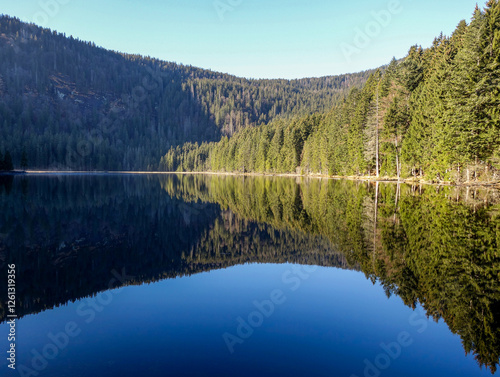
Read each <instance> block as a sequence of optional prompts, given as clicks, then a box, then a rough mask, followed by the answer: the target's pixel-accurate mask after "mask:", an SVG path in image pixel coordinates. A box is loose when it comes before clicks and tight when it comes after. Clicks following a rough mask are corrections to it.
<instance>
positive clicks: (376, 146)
mask: <svg viewBox="0 0 500 377" xmlns="http://www.w3.org/2000/svg"><path fill="white" fill-rule="evenodd" d="M378 112H379V102H378V87H377V125H376V130H375V135H376V136H375V144H376V145H375V159H376V161H377V162H376V164H377V167H376V168H377V178H378V177H380V167H379V146H378V127H379V115H378Z"/></svg>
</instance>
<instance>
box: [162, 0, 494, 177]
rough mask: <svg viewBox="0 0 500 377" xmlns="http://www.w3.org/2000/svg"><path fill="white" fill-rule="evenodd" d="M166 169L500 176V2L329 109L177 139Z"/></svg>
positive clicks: (394, 63)
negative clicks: (209, 138) (213, 136)
mask: <svg viewBox="0 0 500 377" xmlns="http://www.w3.org/2000/svg"><path fill="white" fill-rule="evenodd" d="M160 165H161V169H163V170H169V171H170V170H179V171H191V170H210V171H229V172H234V171H237V172H262V173H297V172H298V173H304V174H308V173H314V174H323V175H361V176H364V175H372V176H378V177H399V178H409V177H412V176H413V177H416V178H423V179H425V180H427V181H453V182H464V181H465V182H470V181H478V180H483V181H498V180H499V179H500V3H499V1H498V0H490V1H488V3H487V4H486V7H485V9H480V8H479V7H476V9H475V10H474V13H473V17H472V20H471V21H470V23H469V24H467V23H466V22H465V21H461V22H460V23H459V24H458V26H457V28H456V30H455V32H454V33H453V34H452V35H451V36H449V37H447V36H444V35H440V36H438V37H437V38H436V39H435V40H434V43H433V44H432V46H431V47H430V48H427V49H423V48H422V47H420V46H413V47H411V48H410V50H409V54H408V56H407V57H406V58H405V59H404V60H402V61H399V62H398V61H395V60H393V61H392V62H391V64H390V65H389V66H388V67H387V68H386V69H385V70H384V71H383V72H382V71H377V72H375V73H373V74H372V75H371V76H370V78H369V79H368V81H367V83H366V85H364V86H363V88H362V89H361V90H359V89H357V88H355V89H353V90H352V91H351V92H350V95H349V97H348V98H347V100H346V101H345V102H344V103H343V104H341V105H338V106H335V107H334V108H333V109H332V110H331V111H330V112H327V113H326V114H325V115H322V116H305V117H297V118H295V119H291V120H282V119H279V120H276V121H273V122H270V123H269V124H266V125H264V126H261V127H255V128H248V129H244V130H242V131H240V132H238V133H236V134H235V135H233V137H231V138H230V139H228V138H223V139H222V140H221V141H220V142H218V143H204V144H202V145H193V144H186V145H184V146H183V147H177V148H172V149H171V150H170V151H169V152H168V153H167V154H166V155H165V156H164V157H163V158H162V160H161V164H160Z"/></svg>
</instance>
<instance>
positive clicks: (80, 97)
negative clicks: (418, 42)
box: [0, 16, 372, 170]
mask: <svg viewBox="0 0 500 377" xmlns="http://www.w3.org/2000/svg"><path fill="white" fill-rule="evenodd" d="M0 57H1V58H0V152H1V153H4V154H5V152H6V150H9V151H10V154H11V155H12V159H13V161H14V166H19V163H20V160H21V156H22V155H23V151H26V155H27V160H28V166H29V168H61V169H85V170H92V169H99V170H104V169H109V170H114V169H131V170H136V169H147V168H149V169H156V168H157V167H158V162H159V160H160V157H161V156H162V155H163V154H165V153H166V152H167V151H168V149H169V148H170V146H175V145H178V144H182V143H184V142H186V141H191V142H196V141H197V142H202V141H217V140H219V139H220V138H221V136H223V135H227V136H231V135H233V134H234V133H235V132H237V131H239V130H241V129H243V128H245V127H246V126H251V125H257V124H261V123H267V122H269V121H271V120H272V119H274V118H276V117H285V118H286V117H289V116H291V115H305V114H312V113H315V112H325V111H327V110H329V109H330V108H332V106H334V105H335V104H337V103H339V102H340V101H341V100H343V98H344V97H345V95H346V94H347V93H348V91H349V89H351V88H353V87H361V86H362V85H363V84H364V82H365V81H366V79H367V78H368V76H369V74H370V73H372V72H362V73H358V74H350V75H342V76H330V77H322V78H310V79H301V80H292V81H289V80H248V79H244V78H238V77H235V76H231V75H228V74H222V73H217V72H213V71H210V70H204V69H199V68H194V67H191V66H184V65H179V64H175V63H170V62H165V61H160V60H157V59H153V58H149V57H142V56H137V55H126V54H120V53H116V52H113V51H107V50H105V49H103V48H99V47H96V46H95V44H93V43H90V42H83V41H80V40H77V39H74V38H73V37H66V35H64V34H60V33H56V32H53V31H51V30H48V29H42V28H39V27H37V26H35V25H32V24H26V23H23V22H21V21H20V20H18V19H16V18H11V17H9V16H0Z"/></svg>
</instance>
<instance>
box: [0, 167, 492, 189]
mask: <svg viewBox="0 0 500 377" xmlns="http://www.w3.org/2000/svg"><path fill="white" fill-rule="evenodd" d="M0 174H1V173H0ZM3 174H4V175H177V174H180V175H219V176H241V177H284V178H312V179H332V180H342V179H345V180H350V181H362V182H379V183H399V184H401V183H404V184H417V185H429V186H452V187H486V188H494V189H500V181H491V182H480V181H478V182H463V183H454V182H445V181H443V182H430V181H425V180H419V179H414V178H408V179H399V180H398V178H396V177H379V178H377V177H373V176H337V175H336V176H329V175H321V174H297V173H237V172H211V171H201V172H199V171H196V172H161V171H107V170H103V171H70V170H67V171H58V170H26V171H23V172H19V171H17V172H5V173H3Z"/></svg>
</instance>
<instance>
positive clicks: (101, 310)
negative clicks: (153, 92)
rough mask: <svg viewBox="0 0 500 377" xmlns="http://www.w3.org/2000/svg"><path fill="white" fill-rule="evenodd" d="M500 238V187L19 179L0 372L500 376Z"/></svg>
mask: <svg viewBox="0 0 500 377" xmlns="http://www.w3.org/2000/svg"><path fill="white" fill-rule="evenodd" d="M499 245H500V193H499V192H498V191H494V190H488V189H480V188H457V187H436V186H411V185H406V184H401V185H397V184H393V183H377V184H376V183H367V182H353V181H340V180H321V179H314V180H310V179H305V178H278V177H234V176H206V175H127V174H89V175H87V174H67V175H64V174H40V175H27V176H15V177H12V176H2V177H0V270H1V273H0V277H1V281H0V297H1V307H0V319H1V324H0V350H1V352H2V353H3V355H4V357H2V358H1V360H0V370H1V373H0V374H1V375H2V376H3V375H5V376H8V375H20V376H51V377H57V376H74V377H78V376H277V375H279V376H346V377H354V376H358V377H361V376H370V377H378V376H489V375H491V374H492V373H493V372H494V373H495V374H496V375H498V374H499V373H496V368H497V366H498V362H499V355H500V284H499V281H500V254H499ZM12 264H15V275H16V276H15V281H16V287H15V314H16V315H17V316H18V319H17V321H16V322H15V338H16V339H15V351H16V352H15V367H16V370H15V371H14V370H9V369H8V364H9V363H10V361H8V360H6V357H5V355H7V357H8V355H9V348H10V343H11V342H10V341H8V334H9V331H10V329H11V325H10V323H9V321H8V320H9V319H10V317H8V315H9V306H8V297H7V288H8V279H7V275H8V270H9V269H10V267H9V265H10V266H11V265H12Z"/></svg>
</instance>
